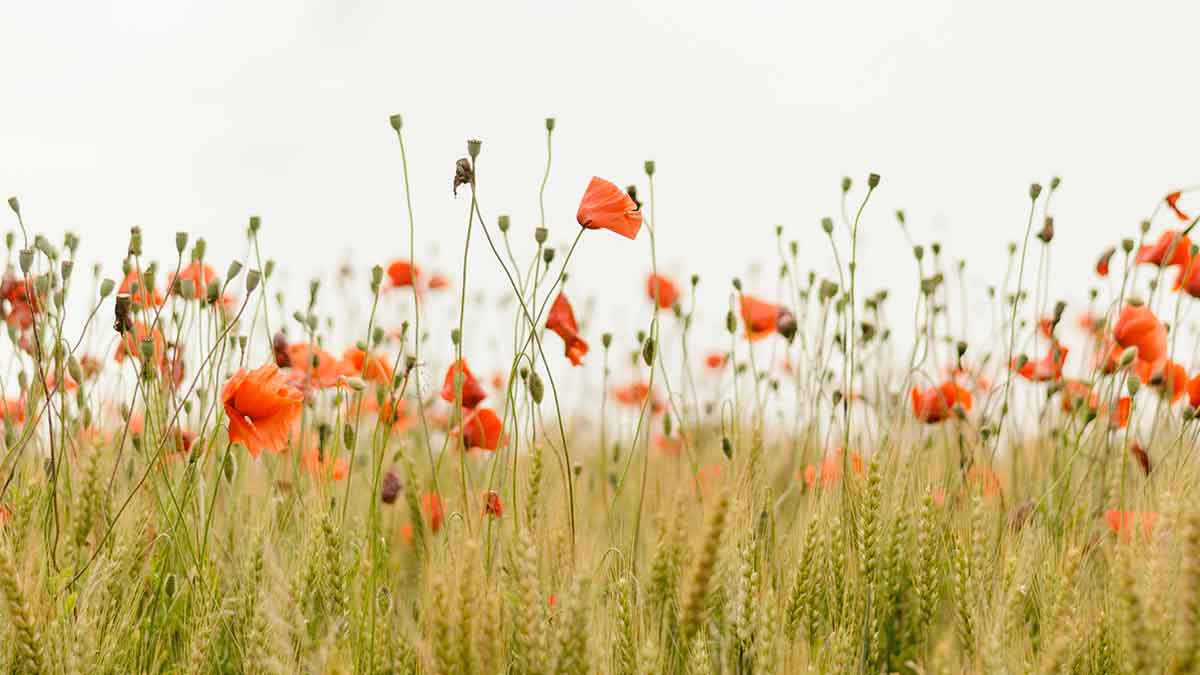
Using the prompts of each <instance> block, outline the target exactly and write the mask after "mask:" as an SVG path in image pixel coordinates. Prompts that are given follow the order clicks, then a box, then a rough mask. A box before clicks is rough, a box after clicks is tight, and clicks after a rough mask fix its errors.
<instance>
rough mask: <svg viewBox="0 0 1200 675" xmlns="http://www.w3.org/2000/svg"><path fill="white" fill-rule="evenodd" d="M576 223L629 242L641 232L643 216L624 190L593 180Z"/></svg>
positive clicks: (597, 178) (589, 184)
mask: <svg viewBox="0 0 1200 675" xmlns="http://www.w3.org/2000/svg"><path fill="white" fill-rule="evenodd" d="M575 220H576V221H577V222H578V223H579V224H580V225H581V226H583V227H586V228H587V229H589V230H611V231H613V232H616V233H617V234H619V235H621V236H622V237H625V238H626V239H636V238H637V235H638V230H640V229H642V213H641V212H640V211H638V207H637V204H635V203H634V201H633V200H632V199H630V198H629V195H627V194H625V191H624V190H622V189H621V188H619V187H617V186H616V185H613V184H612V183H610V182H608V181H606V180H604V179H603V178H600V177H597V176H592V181H591V182H590V183H588V186H587V190H586V191H585V192H584V193H583V199H581V200H580V201H579V210H578V211H577V212H576V213H575Z"/></svg>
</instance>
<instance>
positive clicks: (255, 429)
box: [221, 363, 304, 458]
mask: <svg viewBox="0 0 1200 675" xmlns="http://www.w3.org/2000/svg"><path fill="white" fill-rule="evenodd" d="M221 401H222V402H223V403H224V404H225V414H226V415H227V416H228V417H229V440H230V442H232V443H241V444H242V445H245V446H246V449H247V450H249V451H250V456H251V457H254V458H257V457H258V455H259V453H261V452H262V451H263V450H267V451H268V452H283V451H285V450H286V449H287V442H288V431H289V429H290V428H291V425H292V422H293V421H295V419H296V418H297V417H299V416H300V408H301V406H302V405H303V403H304V395H303V394H301V393H300V390H298V389H296V388H295V387H293V386H292V385H290V384H288V382H287V380H286V379H285V378H284V377H283V375H282V374H281V373H280V372H279V366H276V365H275V364H274V363H268V364H266V365H264V366H262V367H261V368H258V369H256V370H251V371H246V370H245V369H240V370H238V371H237V372H236V373H234V375H233V377H231V378H229V381H227V382H226V383H225V387H224V389H222V390H221Z"/></svg>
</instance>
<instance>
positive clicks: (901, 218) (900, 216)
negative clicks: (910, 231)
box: [896, 209, 904, 225]
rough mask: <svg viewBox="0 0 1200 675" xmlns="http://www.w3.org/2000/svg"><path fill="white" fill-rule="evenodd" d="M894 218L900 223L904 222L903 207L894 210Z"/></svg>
mask: <svg viewBox="0 0 1200 675" xmlns="http://www.w3.org/2000/svg"><path fill="white" fill-rule="evenodd" d="M896 220H898V221H900V224H901V225H903V224H904V210H903V209H897V210H896Z"/></svg>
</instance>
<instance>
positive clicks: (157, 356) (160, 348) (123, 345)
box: [113, 321, 166, 369]
mask: <svg viewBox="0 0 1200 675" xmlns="http://www.w3.org/2000/svg"><path fill="white" fill-rule="evenodd" d="M147 338H149V339H150V340H151V342H152V343H153V344H154V351H153V355H152V356H151V361H152V362H153V364H154V366H155V367H157V368H160V369H161V368H162V365H163V360H164V359H165V357H166V342H165V341H164V340H163V336H162V332H161V331H159V330H158V328H154V329H151V328H149V327H148V326H146V324H144V323H142V322H141V321H135V322H133V330H131V331H127V332H126V333H125V335H124V339H123V340H121V341H120V342H119V343H117V353H116V354H115V355H114V356H113V358H114V359H116V362H117V363H123V362H124V361H125V357H126V356H129V355H131V354H132V355H133V358H135V359H137V360H138V361H141V359H142V340H145V339H147Z"/></svg>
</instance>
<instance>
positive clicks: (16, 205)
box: [8, 197, 21, 216]
mask: <svg viewBox="0 0 1200 675" xmlns="http://www.w3.org/2000/svg"><path fill="white" fill-rule="evenodd" d="M8 208H10V209H12V212H13V213H15V214H17V215H18V216H19V215H21V202H20V201H18V200H17V198H16V197H9V198H8Z"/></svg>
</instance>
